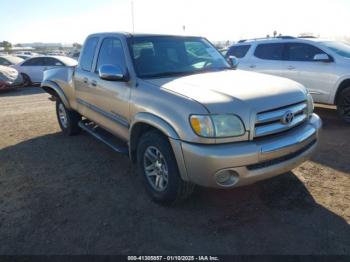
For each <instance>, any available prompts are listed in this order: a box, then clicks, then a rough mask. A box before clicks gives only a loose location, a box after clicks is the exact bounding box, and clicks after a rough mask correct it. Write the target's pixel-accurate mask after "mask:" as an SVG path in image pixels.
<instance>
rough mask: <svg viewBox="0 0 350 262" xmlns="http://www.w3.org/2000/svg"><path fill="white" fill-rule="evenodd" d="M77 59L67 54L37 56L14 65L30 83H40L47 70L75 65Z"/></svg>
mask: <svg viewBox="0 0 350 262" xmlns="http://www.w3.org/2000/svg"><path fill="white" fill-rule="evenodd" d="M75 65H77V61H76V60H74V59H72V58H69V57H65V56H35V57H32V58H29V59H27V60H25V61H23V62H22V63H20V64H17V65H15V66H13V67H14V68H15V69H17V70H18V71H19V72H20V73H21V74H22V76H23V78H24V79H25V81H26V83H28V84H40V83H41V81H42V80H43V73H44V71H45V70H47V69H49V68H53V67H63V66H75Z"/></svg>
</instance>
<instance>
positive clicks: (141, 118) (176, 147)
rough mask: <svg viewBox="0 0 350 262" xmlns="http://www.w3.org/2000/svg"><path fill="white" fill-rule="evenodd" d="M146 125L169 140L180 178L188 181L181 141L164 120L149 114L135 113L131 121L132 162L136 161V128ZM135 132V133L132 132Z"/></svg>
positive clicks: (130, 146) (137, 134) (130, 147)
mask: <svg viewBox="0 0 350 262" xmlns="http://www.w3.org/2000/svg"><path fill="white" fill-rule="evenodd" d="M142 124H147V125H149V126H152V127H154V128H156V129H157V130H159V131H160V132H162V133H163V134H164V135H166V136H167V137H168V139H169V143H170V145H171V147H172V149H173V152H174V156H175V159H176V162H177V166H178V168H179V172H180V176H181V178H182V179H183V180H185V181H189V178H188V175H187V170H186V166H185V161H184V157H183V153H182V147H181V140H180V137H179V135H178V134H177V132H176V131H175V129H174V128H173V127H172V126H171V125H170V124H169V123H168V122H167V121H165V120H164V119H162V118H160V117H158V116H156V115H153V114H151V113H144V112H142V113H137V114H136V115H135V117H134V118H133V120H132V123H131V126H130V132H129V149H130V150H129V154H130V159H131V160H132V161H135V160H136V157H135V156H136V147H137V141H138V137H139V135H140V134H139V132H138V131H135V129H136V130H137V129H138V128H137V126H139V125H142ZM134 131H135V132H134Z"/></svg>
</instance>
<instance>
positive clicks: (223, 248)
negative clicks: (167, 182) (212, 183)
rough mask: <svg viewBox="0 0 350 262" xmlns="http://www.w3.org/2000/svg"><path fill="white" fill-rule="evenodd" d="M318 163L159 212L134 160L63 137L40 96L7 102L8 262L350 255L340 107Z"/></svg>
mask: <svg viewBox="0 0 350 262" xmlns="http://www.w3.org/2000/svg"><path fill="white" fill-rule="evenodd" d="M316 112H317V113H318V114H319V115H320V116H321V117H322V119H323V121H324V130H323V133H322V135H321V139H320V142H321V143H320V147H319V148H318V151H317V153H316V154H315V156H314V157H313V158H312V160H311V161H308V162H306V163H304V164H303V165H302V166H300V167H299V168H297V169H295V170H293V171H292V172H289V173H287V174H284V175H281V176H278V177H276V178H273V179H270V180H267V181H263V182H260V183H257V184H254V185H251V186H247V187H242V188H237V189H233V190H229V191H219V190H210V189H204V188H198V189H197V190H196V192H195V193H194V195H193V196H192V198H191V199H189V200H188V201H187V202H184V203H182V204H180V205H177V206H175V207H172V208H166V207H162V206H159V205H157V204H154V203H153V202H151V201H150V199H149V198H148V196H147V195H146V193H145V191H144V189H143V186H142V184H141V182H140V179H139V178H138V177H137V176H136V174H135V172H134V170H133V169H132V166H131V163H130V161H129V160H128V158H127V157H125V156H121V155H118V154H116V153H114V152H113V151H112V150H111V149H109V148H108V147H106V146H105V145H104V144H102V143H101V142H99V141H97V140H95V139H94V138H92V137H91V136H89V135H87V134H84V133H83V134H81V135H79V136H75V137H64V136H63V135H62V134H61V133H60V130H59V126H58V123H57V120H56V116H55V111H54V103H52V102H51V101H49V100H48V95H47V94H45V93H43V92H42V91H41V90H40V89H39V88H27V89H19V90H15V91H11V92H2V93H0V125H1V128H0V254H157V255H158V254H203V253H206V254H216V255H218V254H350V227H349V223H350V140H349V134H350V132H349V131H350V126H346V125H345V124H343V123H342V122H341V121H340V120H338V118H337V116H336V112H335V110H334V109H332V108H327V107H322V108H321V107H319V108H316Z"/></svg>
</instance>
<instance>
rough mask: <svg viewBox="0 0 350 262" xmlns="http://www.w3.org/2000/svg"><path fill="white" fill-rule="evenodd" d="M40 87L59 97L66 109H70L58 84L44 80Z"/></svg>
mask: <svg viewBox="0 0 350 262" xmlns="http://www.w3.org/2000/svg"><path fill="white" fill-rule="evenodd" d="M41 88H42V89H44V90H45V92H47V93H49V94H50V95H52V96H54V97H56V98H59V99H60V100H61V101H62V102H63V104H64V106H65V107H66V108H67V109H71V106H70V104H69V101H68V99H67V97H66V95H65V94H64V92H63V90H62V89H61V88H60V87H59V85H57V84H56V83H54V82H51V81H44V82H42V84H41Z"/></svg>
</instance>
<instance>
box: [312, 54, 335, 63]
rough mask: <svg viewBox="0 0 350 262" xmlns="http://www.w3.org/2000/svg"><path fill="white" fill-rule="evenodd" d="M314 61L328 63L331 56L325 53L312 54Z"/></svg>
mask: <svg viewBox="0 0 350 262" xmlns="http://www.w3.org/2000/svg"><path fill="white" fill-rule="evenodd" d="M314 61H315V62H325V63H329V62H332V58H331V57H330V56H329V55H327V54H316V55H315V56H314Z"/></svg>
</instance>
